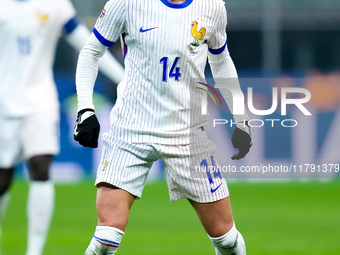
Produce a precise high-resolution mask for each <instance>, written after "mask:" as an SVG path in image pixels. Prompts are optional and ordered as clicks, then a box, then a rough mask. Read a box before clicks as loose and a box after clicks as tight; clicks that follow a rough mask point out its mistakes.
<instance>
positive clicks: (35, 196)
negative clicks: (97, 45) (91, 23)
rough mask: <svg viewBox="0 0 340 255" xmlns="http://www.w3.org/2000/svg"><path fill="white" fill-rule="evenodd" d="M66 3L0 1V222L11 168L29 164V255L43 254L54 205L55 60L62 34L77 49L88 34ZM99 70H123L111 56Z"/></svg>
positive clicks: (117, 76)
mask: <svg viewBox="0 0 340 255" xmlns="http://www.w3.org/2000/svg"><path fill="white" fill-rule="evenodd" d="M75 15H76V12H75V9H74V7H73V6H72V4H71V2H70V1H69V0H57V1H54V0H25V1H16V0H2V1H0V219H1V217H2V215H3V213H4V211H5V207H6V204H7V202H8V189H9V186H10V184H11V181H12V178H13V175H14V169H15V167H16V166H17V165H18V164H19V163H20V162H22V161H25V162H27V165H28V169H29V175H30V178H31V180H32V182H31V183H30V188H29V194H28V204H27V213H28V242H27V253H26V254H27V255H40V254H42V251H43V247H44V243H45V239H46V236H47V233H48V229H49V225H50V221H51V218H52V214H53V207H54V187H53V184H52V182H51V181H50V180H49V168H50V165H51V162H52V159H53V156H54V155H56V154H58V152H59V135H58V133H59V131H58V130H59V102H58V95H57V90H56V87H55V83H54V79H53V71H52V66H53V60H54V54H55V51H56V46H57V42H58V39H59V36H60V34H61V32H63V33H64V35H65V37H66V40H67V42H68V43H69V44H70V45H71V46H72V47H73V48H74V49H76V50H78V51H79V50H80V49H81V48H82V47H83V45H84V44H85V42H86V40H87V38H88V37H89V35H90V32H89V31H88V29H87V28H86V27H85V26H84V25H81V24H78V22H77V20H76V19H75ZM100 68H101V71H102V72H103V73H104V74H105V75H106V76H107V77H108V78H110V80H111V81H113V82H114V83H119V82H120V81H121V79H122V78H123V73H124V70H123V67H122V66H121V65H120V64H119V63H118V62H117V61H116V60H115V59H114V58H113V56H112V55H110V54H109V53H108V54H106V55H105V56H104V58H103V61H102V62H101V63H100Z"/></svg>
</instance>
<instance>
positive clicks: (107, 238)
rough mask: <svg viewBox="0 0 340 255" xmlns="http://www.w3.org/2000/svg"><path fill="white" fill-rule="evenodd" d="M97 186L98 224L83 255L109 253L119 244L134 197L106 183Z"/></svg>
mask: <svg viewBox="0 0 340 255" xmlns="http://www.w3.org/2000/svg"><path fill="white" fill-rule="evenodd" d="M97 186H98V190H97V200H96V207H97V213H98V226H97V227H96V231H95V233H94V235H93V237H92V240H91V243H90V245H89V246H88V248H87V249H86V252H85V255H94V254H103V255H104V254H105V255H111V254H114V253H115V252H116V251H117V249H118V247H119V245H120V241H121V239H122V237H123V235H124V231H125V227H126V224H127V222H128V218H129V212H130V208H131V206H132V204H133V201H134V200H135V197H134V196H132V195H131V194H130V193H129V192H127V191H125V190H122V189H119V188H117V187H115V186H112V185H110V184H108V183H99V184H98V185H97ZM99 251H100V253H98V252H99Z"/></svg>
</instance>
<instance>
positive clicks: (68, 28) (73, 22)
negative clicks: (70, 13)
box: [63, 17, 79, 34]
mask: <svg viewBox="0 0 340 255" xmlns="http://www.w3.org/2000/svg"><path fill="white" fill-rule="evenodd" d="M78 24H79V23H78V20H77V19H76V18H75V17H73V18H72V19H70V20H69V21H68V22H67V23H66V24H65V25H64V27H63V29H64V31H65V32H66V33H67V34H70V33H72V32H73V30H74V29H75V28H76V27H77V26H78Z"/></svg>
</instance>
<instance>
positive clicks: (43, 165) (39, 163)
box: [28, 155, 53, 181]
mask: <svg viewBox="0 0 340 255" xmlns="http://www.w3.org/2000/svg"><path fill="white" fill-rule="evenodd" d="M52 159H53V156H52V155H41V156H34V157H32V158H30V159H29V160H28V166H29V170H30V175H31V178H32V180H34V181H47V180H48V179H49V169H50V166H51V163H52Z"/></svg>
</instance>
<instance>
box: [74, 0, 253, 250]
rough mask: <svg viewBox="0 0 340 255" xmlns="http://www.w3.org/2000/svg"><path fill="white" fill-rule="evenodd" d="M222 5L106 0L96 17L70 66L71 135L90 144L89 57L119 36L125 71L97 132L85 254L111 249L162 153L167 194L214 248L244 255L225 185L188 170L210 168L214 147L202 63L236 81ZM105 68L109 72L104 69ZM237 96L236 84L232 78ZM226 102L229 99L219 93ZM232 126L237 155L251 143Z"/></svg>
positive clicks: (244, 131) (92, 65) (194, 0)
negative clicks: (193, 216)
mask: <svg viewBox="0 0 340 255" xmlns="http://www.w3.org/2000/svg"><path fill="white" fill-rule="evenodd" d="M226 24H227V17H226V10H225V5H224V2H223V1H222V0H143V1H141V0H111V1H108V2H107V4H106V5H105V7H104V9H103V11H102V13H101V14H100V16H99V18H98V20H97V23H96V25H95V27H94V29H93V33H92V35H91V37H90V38H89V40H88V41H87V43H86V45H85V46H84V48H83V49H82V51H81V53H80V56H79V60H78V67H77V75H76V85H77V94H78V118H77V123H76V126H75V130H74V131H75V139H76V140H77V141H79V143H80V144H82V145H83V146H88V147H95V145H96V141H97V138H98V135H97V133H96V132H95V130H96V129H98V127H99V123H98V121H97V118H96V116H95V113H94V105H93V102H92V93H93V86H94V84H95V80H96V74H97V66H98V64H97V61H98V59H99V58H100V57H101V56H102V55H103V54H104V52H105V51H106V49H107V47H110V46H112V45H113V44H114V42H115V41H116V40H117V39H118V38H119V37H121V38H122V41H123V43H124V57H125V70H126V72H125V76H124V79H123V81H122V82H121V83H120V84H119V86H118V89H117V90H118V98H117V101H116V104H115V106H114V107H113V109H112V111H111V116H110V122H111V127H110V130H109V132H108V133H105V134H104V135H103V136H102V141H103V152H102V159H101V163H100V165H99V167H98V171H97V179H96V186H97V187H98V191H97V212H98V226H97V228H96V231H95V234H94V236H93V238H92V240H91V243H90V245H89V246H88V248H87V250H86V252H85V254H86V255H94V254H96V255H98V254H114V253H115V252H116V250H117V249H118V247H119V245H120V242H121V238H122V236H123V234H124V230H125V227H126V224H127V221H128V216H129V210H130V207H131V206H132V204H133V201H134V200H135V199H136V198H140V197H141V195H142V190H143V188H144V184H145V181H146V177H147V174H148V171H149V169H150V167H151V165H152V163H153V162H154V161H155V160H157V159H162V160H163V163H164V166H165V169H164V171H165V177H166V180H167V184H168V188H169V194H170V199H171V200H178V199H182V198H185V199H188V201H189V202H190V203H191V205H192V206H193V208H194V209H195V211H196V212H197V214H198V216H199V218H200V220H201V222H202V224H203V226H204V228H205V230H206V232H207V233H208V235H209V237H210V238H211V240H212V242H213V244H214V246H215V250H216V254H237V255H240V254H246V249H245V243H244V240H243V237H242V235H241V234H240V233H239V232H238V230H237V229H236V227H235V224H234V221H233V218H232V213H231V206H230V201H229V192H228V188H227V184H226V181H225V179H224V178H222V176H221V173H220V172H218V171H216V172H214V174H213V173H209V174H207V173H205V172H204V171H201V172H200V171H198V172H196V171H194V169H195V167H197V166H218V162H217V160H216V159H215V150H216V148H215V146H214V144H213V143H212V142H211V141H210V140H208V138H207V135H206V133H205V132H204V128H203V126H205V125H207V123H208V121H209V119H208V116H207V115H201V114H199V113H200V111H201V100H200V99H201V98H202V95H203V93H204V92H202V91H201V90H199V89H197V83H196V82H193V78H195V79H198V80H199V81H201V82H204V80H205V78H204V69H205V65H206V60H207V59H208V60H209V64H210V66H211V69H212V73H213V76H214V78H233V79H234V80H237V73H236V69H235V66H234V64H233V62H232V60H231V58H230V55H229V52H228V50H227V47H226V46H227V37H226ZM112 71H114V70H112ZM237 86H238V87H237V89H238V90H239V92H241V90H240V86H239V84H238V83H237ZM221 93H222V95H223V97H224V98H225V99H226V101H227V104H228V106H229V108H230V109H231V110H232V109H233V108H232V107H233V103H232V101H233V99H232V96H231V92H230V91H229V89H228V88H226V89H221ZM234 119H235V122H236V123H238V124H237V125H236V127H235V130H234V132H233V136H232V141H233V144H234V147H236V148H238V149H239V153H238V154H237V155H234V156H233V157H232V158H233V159H240V158H242V157H244V156H245V155H246V154H247V153H248V151H249V148H250V146H251V138H250V130H249V127H248V126H247V125H242V124H241V123H242V122H243V123H245V122H246V121H247V120H248V116H247V114H246V113H245V114H244V115H243V116H241V115H238V116H236V115H235V116H234Z"/></svg>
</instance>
